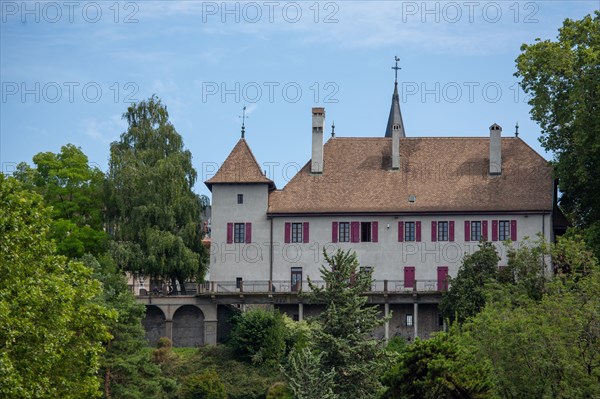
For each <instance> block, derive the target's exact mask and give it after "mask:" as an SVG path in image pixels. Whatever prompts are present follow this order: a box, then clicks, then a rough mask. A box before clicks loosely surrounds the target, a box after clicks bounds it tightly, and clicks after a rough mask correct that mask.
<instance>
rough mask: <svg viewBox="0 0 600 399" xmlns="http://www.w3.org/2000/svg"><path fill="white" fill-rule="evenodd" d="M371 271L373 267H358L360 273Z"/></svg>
mask: <svg viewBox="0 0 600 399" xmlns="http://www.w3.org/2000/svg"><path fill="white" fill-rule="evenodd" d="M372 271H373V267H371V266H361V267H360V272H361V273H371V272H372Z"/></svg>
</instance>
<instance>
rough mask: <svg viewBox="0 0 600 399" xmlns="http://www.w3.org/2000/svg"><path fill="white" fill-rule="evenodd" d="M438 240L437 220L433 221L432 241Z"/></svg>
mask: <svg viewBox="0 0 600 399" xmlns="http://www.w3.org/2000/svg"><path fill="white" fill-rule="evenodd" d="M436 241H437V222H431V242H436Z"/></svg>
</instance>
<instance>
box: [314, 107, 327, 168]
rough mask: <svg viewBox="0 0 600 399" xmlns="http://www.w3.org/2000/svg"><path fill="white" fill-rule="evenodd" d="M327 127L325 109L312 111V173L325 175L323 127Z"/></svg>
mask: <svg viewBox="0 0 600 399" xmlns="http://www.w3.org/2000/svg"><path fill="white" fill-rule="evenodd" d="M324 125H325V108H313V109H312V157H311V161H310V171H311V173H323V126H324Z"/></svg>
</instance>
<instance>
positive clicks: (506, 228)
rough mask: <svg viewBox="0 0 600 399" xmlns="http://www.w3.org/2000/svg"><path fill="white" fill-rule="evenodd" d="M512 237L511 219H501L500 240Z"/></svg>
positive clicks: (499, 226) (499, 227) (499, 225)
mask: <svg viewBox="0 0 600 399" xmlns="http://www.w3.org/2000/svg"><path fill="white" fill-rule="evenodd" d="M509 238H510V220H501V221H500V222H498V239H499V240H500V241H504V240H508V239H509Z"/></svg>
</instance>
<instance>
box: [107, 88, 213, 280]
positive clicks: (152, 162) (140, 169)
mask: <svg viewBox="0 0 600 399" xmlns="http://www.w3.org/2000/svg"><path fill="white" fill-rule="evenodd" d="M123 118H124V119H125V120H126V121H127V123H128V125H129V127H128V129H127V132H125V133H123V134H122V135H121V139H120V141H118V142H113V143H112V144H111V146H110V168H109V173H108V198H109V200H108V227H109V231H110V233H111V234H112V236H113V237H114V240H115V243H114V245H112V246H111V253H112V254H113V257H114V259H115V260H116V261H117V263H118V265H119V266H120V267H122V268H123V269H124V270H128V271H132V272H140V273H143V274H146V275H151V276H155V277H165V278H170V279H171V281H172V283H173V288H174V289H175V290H176V289H177V285H176V282H179V284H180V287H181V289H182V290H184V289H185V285H184V282H185V280H186V279H189V278H197V279H202V278H203V277H204V273H205V271H206V267H207V251H206V249H205V248H204V247H203V246H202V244H201V242H200V240H201V234H202V224H201V220H200V219H201V212H202V208H203V205H202V199H201V198H200V197H199V196H198V195H197V194H195V193H194V192H193V191H192V188H193V186H194V184H195V182H196V171H195V170H194V168H193V167H192V154H191V153H190V152H189V151H188V150H184V148H183V140H182V138H181V136H180V135H179V134H178V133H177V131H176V130H175V128H174V127H173V125H172V124H171V123H170V122H169V114H168V113H167V108H166V106H164V105H163V104H162V103H161V102H160V100H159V99H158V98H157V97H155V96H153V97H151V98H149V99H148V100H146V101H142V102H140V103H138V104H134V105H132V106H130V107H129V108H128V109H127V112H126V113H125V114H123Z"/></svg>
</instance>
